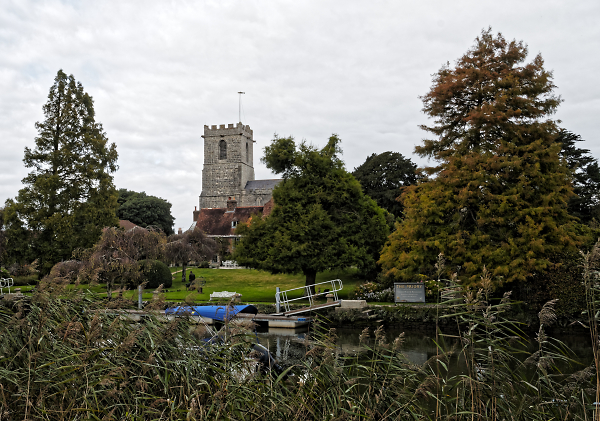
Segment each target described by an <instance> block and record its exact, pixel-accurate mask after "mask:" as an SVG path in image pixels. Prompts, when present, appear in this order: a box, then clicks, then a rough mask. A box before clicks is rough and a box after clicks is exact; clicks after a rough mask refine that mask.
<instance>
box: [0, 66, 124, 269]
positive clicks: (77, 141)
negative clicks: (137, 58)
mask: <svg viewBox="0 0 600 421" xmlns="http://www.w3.org/2000/svg"><path fill="white" fill-rule="evenodd" d="M43 110H44V116H45V120H44V121H42V122H41V123H40V122H38V123H36V128H37V130H38V136H37V137H36V139H35V148H34V149H33V150H31V149H30V148H25V158H24V159H23V162H24V163H25V166H26V167H28V168H31V169H32V170H31V172H30V173H29V174H28V175H27V177H25V178H24V179H23V184H24V185H25V187H24V188H23V189H21V190H20V191H19V194H18V196H17V198H16V199H15V200H14V201H13V200H8V201H7V209H6V213H7V215H9V216H10V218H8V217H7V218H6V219H7V221H6V222H7V223H8V227H7V234H8V235H7V236H8V237H9V239H11V240H12V241H19V239H18V238H16V237H15V236H11V235H10V233H11V230H19V229H20V230H22V229H23V227H25V228H26V229H27V231H28V232H29V233H30V234H31V235H30V237H29V238H30V240H31V242H32V248H31V249H32V251H33V254H32V255H33V256H34V257H35V258H37V259H38V260H39V262H38V263H39V269H40V270H41V272H42V273H43V274H45V273H48V272H49V271H50V269H51V268H52V266H53V265H54V264H55V263H57V262H59V261H61V260H63V259H69V258H70V257H71V253H72V251H73V250H74V249H75V248H77V247H84V248H87V247H91V246H92V245H93V244H94V243H95V242H96V241H97V240H98V239H99V238H100V233H101V230H102V228H104V227H106V226H112V225H116V224H117V223H118V220H117V217H116V214H115V211H116V208H117V192H116V189H115V187H114V184H113V178H112V175H111V174H112V173H113V172H114V171H116V169H117V151H116V147H115V145H114V143H113V144H109V143H108V139H107V137H106V134H105V133H104V130H103V129H102V125H101V124H100V123H97V122H96V121H95V115H94V104H93V100H92V97H91V96H89V95H88V94H87V93H86V92H85V91H84V90H83V86H82V85H81V83H79V82H76V81H75V78H74V77H73V75H71V76H67V75H66V74H65V73H64V72H63V71H62V70H59V71H58V73H57V75H56V78H55V79H54V84H53V85H52V87H51V88H50V93H49V95H48V102H47V103H46V104H45V105H44V107H43ZM23 240H25V239H23ZM15 246H16V245H15ZM10 248H11V245H10V244H9V249H10Z"/></svg>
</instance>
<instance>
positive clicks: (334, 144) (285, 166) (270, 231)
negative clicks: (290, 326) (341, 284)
mask: <svg viewBox="0 0 600 421" xmlns="http://www.w3.org/2000/svg"><path fill="white" fill-rule="evenodd" d="M339 144H340V139H339V138H338V137H337V135H333V136H331V137H330V138H329V141H328V143H327V145H326V146H325V147H324V148H323V149H321V150H319V149H317V148H316V147H314V146H311V145H308V144H306V143H305V142H302V143H301V144H300V145H299V146H298V147H296V144H295V142H294V140H293V138H291V137H289V138H279V137H277V136H275V139H273V141H272V143H271V145H270V146H267V147H266V148H265V156H264V158H263V162H265V163H266V164H267V166H268V167H269V168H270V169H271V170H273V171H274V172H276V173H278V174H283V177H284V179H283V181H282V182H281V183H279V185H278V186H277V187H276V188H275V189H274V190H273V200H274V202H275V206H274V208H273V211H272V213H271V214H270V215H269V216H267V217H266V218H265V219H262V218H261V217H259V216H258V215H257V216H255V217H252V218H251V220H250V223H249V225H247V226H245V225H242V224H240V225H238V228H237V229H236V234H240V235H241V236H242V237H241V240H240V242H239V243H238V245H237V246H236V248H235V254H234V258H235V259H236V260H237V261H238V262H240V263H242V264H244V265H247V266H250V267H255V268H259V269H264V270H268V271H270V272H272V273H278V272H285V273H298V272H301V273H303V274H304V275H305V277H306V286H310V285H313V284H314V283H315V278H316V275H317V273H318V272H320V271H323V270H326V269H333V268H343V267H349V266H352V265H356V266H358V267H359V269H361V270H362V271H363V272H367V271H370V270H373V269H374V267H375V262H376V260H377V256H378V254H379V252H380V250H381V246H382V245H383V243H384V241H385V238H386V236H387V234H388V229H387V225H386V222H385V218H384V212H383V210H382V209H381V208H379V207H378V206H377V204H376V203H375V201H373V199H371V198H370V197H368V196H366V195H364V194H363V192H362V190H361V188H360V184H359V183H358V181H356V179H355V178H354V177H353V176H352V175H351V174H350V173H348V172H347V171H346V170H345V169H344V164H343V162H342V161H341V160H340V159H339V157H338V155H339V153H340V152H341V150H340V147H339Z"/></svg>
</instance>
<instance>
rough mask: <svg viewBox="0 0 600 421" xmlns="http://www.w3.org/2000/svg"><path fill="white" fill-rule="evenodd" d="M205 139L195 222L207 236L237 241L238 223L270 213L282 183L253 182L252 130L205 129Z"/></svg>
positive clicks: (232, 127)
mask: <svg viewBox="0 0 600 421" xmlns="http://www.w3.org/2000/svg"><path fill="white" fill-rule="evenodd" d="M202 137H203V138H204V166H203V168H202V192H201V193H200V201H199V205H200V206H199V208H198V209H196V210H195V211H194V222H196V227H198V228H200V229H201V230H202V231H203V232H204V233H206V234H207V235H208V236H211V237H225V238H235V237H236V236H235V235H234V230H235V227H236V226H237V224H238V223H243V222H246V221H248V219H249V218H250V217H251V216H252V215H253V214H257V213H259V212H261V213H263V214H265V212H266V213H269V212H270V210H271V209H272V206H273V202H272V200H271V197H272V195H273V189H274V188H275V186H277V184H278V183H279V182H280V181H281V179H271V180H255V179H254V161H253V159H254V143H255V141H254V139H253V133H252V129H250V126H246V125H243V124H242V123H238V124H237V125H234V124H228V125H227V127H225V124H221V125H220V126H218V127H217V126H216V125H213V126H210V127H209V126H206V125H205V126H204V135H203V136H202ZM265 205H267V206H266V208H265Z"/></svg>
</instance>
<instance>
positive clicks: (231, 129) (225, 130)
mask: <svg viewBox="0 0 600 421" xmlns="http://www.w3.org/2000/svg"><path fill="white" fill-rule="evenodd" d="M225 126H227V127H225ZM235 135H238V136H240V135H241V136H245V137H246V138H250V140H252V138H253V136H254V133H253V132H252V129H251V128H250V126H248V125H244V124H242V123H237V124H227V125H225V124H219V125H217V124H213V125H212V126H208V125H206V124H205V125H204V135H203V136H202V137H203V138H206V137H215V136H218V137H224V136H235Z"/></svg>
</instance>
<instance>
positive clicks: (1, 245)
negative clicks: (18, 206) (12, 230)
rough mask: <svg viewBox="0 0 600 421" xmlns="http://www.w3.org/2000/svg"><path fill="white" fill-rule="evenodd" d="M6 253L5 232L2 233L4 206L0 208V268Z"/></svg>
mask: <svg viewBox="0 0 600 421" xmlns="http://www.w3.org/2000/svg"><path fill="white" fill-rule="evenodd" d="M5 254H6V234H5V233H4V208H0V268H2V266H3V263H4V255H5Z"/></svg>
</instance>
